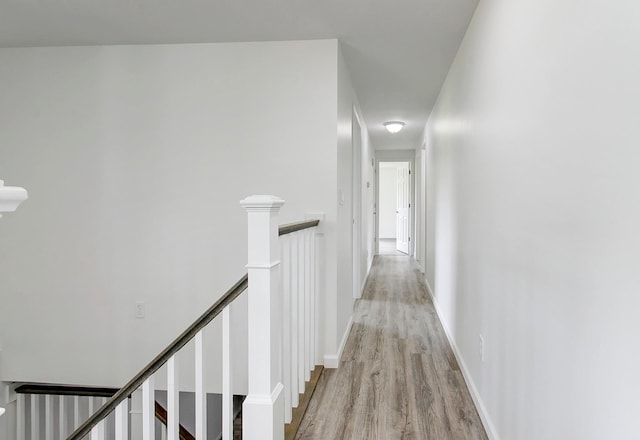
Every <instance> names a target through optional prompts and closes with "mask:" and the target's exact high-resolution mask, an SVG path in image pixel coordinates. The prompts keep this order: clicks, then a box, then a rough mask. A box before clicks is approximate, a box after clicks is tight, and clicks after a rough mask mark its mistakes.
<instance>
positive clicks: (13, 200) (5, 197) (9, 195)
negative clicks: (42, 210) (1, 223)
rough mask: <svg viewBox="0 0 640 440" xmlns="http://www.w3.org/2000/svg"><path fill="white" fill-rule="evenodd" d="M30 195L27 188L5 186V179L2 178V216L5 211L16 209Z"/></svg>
mask: <svg viewBox="0 0 640 440" xmlns="http://www.w3.org/2000/svg"><path fill="white" fill-rule="evenodd" d="M28 197H29V194H28V193H27V190H26V189H24V188H19V187H17V186H4V180H0V216H2V213H3V212H13V211H15V210H16V209H17V208H18V205H20V203H22V202H24V201H25V200H27V198H28Z"/></svg>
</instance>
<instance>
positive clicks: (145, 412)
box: [142, 376, 204, 440]
mask: <svg viewBox="0 0 640 440" xmlns="http://www.w3.org/2000/svg"><path fill="white" fill-rule="evenodd" d="M154 382H155V381H154V378H153V376H151V377H149V378H148V379H147V380H145V381H144V383H143V384H142V440H155V439H156V434H155V428H156V398H155V384H154ZM199 438H204V437H199Z"/></svg>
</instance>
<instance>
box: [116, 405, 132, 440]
mask: <svg viewBox="0 0 640 440" xmlns="http://www.w3.org/2000/svg"><path fill="white" fill-rule="evenodd" d="M115 437H116V440H129V399H124V400H123V401H122V402H120V404H119V405H118V406H117V407H116V435H115Z"/></svg>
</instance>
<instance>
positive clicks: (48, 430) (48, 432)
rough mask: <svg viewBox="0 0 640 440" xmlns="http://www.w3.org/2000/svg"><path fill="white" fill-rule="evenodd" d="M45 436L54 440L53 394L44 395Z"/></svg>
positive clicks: (46, 439) (46, 438) (49, 439)
mask: <svg viewBox="0 0 640 440" xmlns="http://www.w3.org/2000/svg"><path fill="white" fill-rule="evenodd" d="M44 438H45V440H53V396H51V395H48V394H47V395H46V396H44Z"/></svg>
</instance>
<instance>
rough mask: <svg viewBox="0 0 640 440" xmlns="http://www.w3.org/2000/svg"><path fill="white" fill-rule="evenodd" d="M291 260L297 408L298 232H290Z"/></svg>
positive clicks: (293, 394) (296, 399) (295, 401)
mask: <svg viewBox="0 0 640 440" xmlns="http://www.w3.org/2000/svg"><path fill="white" fill-rule="evenodd" d="M289 237H290V241H291V243H290V244H289V245H290V248H289V249H290V251H291V260H290V261H289V273H290V276H291V281H290V282H291V406H292V407H294V408H297V407H298V405H299V404H300V394H299V393H300V391H302V390H301V389H300V382H299V381H298V377H299V374H298V363H299V356H298V344H299V338H300V335H299V333H300V331H299V329H298V322H299V320H300V316H299V315H298V302H299V301H300V299H299V298H300V295H298V234H297V233H295V232H294V233H292V234H289Z"/></svg>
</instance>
